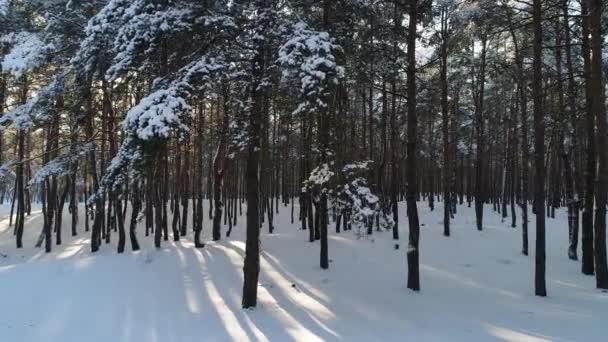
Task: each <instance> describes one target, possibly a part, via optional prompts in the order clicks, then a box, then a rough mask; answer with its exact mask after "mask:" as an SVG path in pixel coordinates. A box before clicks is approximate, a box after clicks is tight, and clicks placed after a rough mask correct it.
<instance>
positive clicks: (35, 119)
mask: <svg viewBox="0 0 608 342" xmlns="http://www.w3.org/2000/svg"><path fill="white" fill-rule="evenodd" d="M64 76H65V74H63V73H62V74H59V75H57V76H55V78H54V79H53V80H52V81H51V82H50V83H49V84H48V85H47V86H46V87H44V88H42V89H41V90H40V91H39V92H38V93H37V94H36V96H34V97H32V98H30V99H29V100H28V101H27V102H26V103H25V104H22V105H19V106H17V107H15V108H14V109H12V110H10V111H8V112H6V113H5V114H4V115H3V116H2V117H0V130H3V129H4V128H5V126H8V125H9V124H10V127H12V128H16V129H26V128H29V127H32V126H34V125H35V124H38V123H40V122H44V121H46V120H47V119H48V117H49V112H50V108H51V107H52V106H53V101H54V100H55V98H56V97H57V95H59V94H60V93H61V92H62V91H63V89H64Z"/></svg>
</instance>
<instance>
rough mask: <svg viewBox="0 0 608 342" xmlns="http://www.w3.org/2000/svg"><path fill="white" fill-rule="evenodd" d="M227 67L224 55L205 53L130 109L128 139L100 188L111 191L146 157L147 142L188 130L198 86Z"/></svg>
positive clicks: (125, 123) (157, 84) (208, 83)
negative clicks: (193, 97) (129, 170)
mask: <svg viewBox="0 0 608 342" xmlns="http://www.w3.org/2000/svg"><path fill="white" fill-rule="evenodd" d="M224 69H225V63H224V61H223V60H222V59H221V58H214V57H207V56H204V57H201V58H199V59H197V60H196V61H194V62H192V63H190V64H189V65H187V66H185V67H184V68H182V69H181V70H180V71H179V72H178V73H177V75H178V76H177V78H176V79H175V80H173V81H167V82H163V81H157V82H155V84H154V86H155V90H153V91H152V92H151V93H150V94H148V96H146V97H144V98H143V99H142V100H141V101H140V102H139V103H138V104H137V105H135V106H134V107H133V108H131V109H130V110H129V111H128V112H127V114H126V117H125V120H124V121H123V123H122V126H123V129H124V130H125V134H126V136H125V139H124V141H123V143H122V145H121V146H120V149H119V151H118V153H117V154H116V156H115V157H114V159H113V160H112V161H111V163H110V165H109V166H108V169H107V172H106V174H105V175H104V177H103V179H102V187H101V189H100V190H101V191H102V192H103V191H107V190H108V189H112V188H113V187H115V186H116V185H117V184H120V183H121V182H122V181H124V178H123V177H122V176H121V174H122V172H123V170H124V169H125V168H126V167H128V166H135V167H137V166H139V163H141V162H143V161H144V158H145V157H146V153H144V152H145V147H146V146H147V145H149V144H154V143H158V142H160V143H162V142H164V141H166V140H168V139H169V138H171V136H172V134H174V133H177V134H178V135H184V134H187V133H188V131H189V126H188V124H187V118H188V117H189V115H190V114H191V111H192V107H191V106H190V105H189V103H188V100H189V98H190V96H192V95H193V92H194V91H195V90H200V89H201V88H207V87H211V84H212V83H213V82H214V80H215V79H216V78H217V74H218V73H219V72H221V71H222V70H224Z"/></svg>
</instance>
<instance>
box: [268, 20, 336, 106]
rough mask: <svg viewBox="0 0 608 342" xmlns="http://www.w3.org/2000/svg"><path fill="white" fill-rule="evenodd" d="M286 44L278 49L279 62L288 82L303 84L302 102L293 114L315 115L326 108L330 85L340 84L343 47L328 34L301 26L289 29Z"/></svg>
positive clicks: (301, 24) (300, 23)
mask: <svg viewBox="0 0 608 342" xmlns="http://www.w3.org/2000/svg"><path fill="white" fill-rule="evenodd" d="M288 32H289V33H288V34H287V37H288V39H287V41H286V42H285V43H284V44H283V45H282V46H281V47H280V49H279V57H278V59H277V62H278V64H279V65H281V66H282V67H283V68H284V71H283V76H284V77H285V78H295V79H297V80H298V82H299V83H300V89H299V92H300V95H301V97H302V101H301V103H300V105H299V106H298V108H297V109H296V110H295V112H294V114H300V113H311V112H316V111H319V110H322V109H325V108H326V107H327V100H326V97H327V96H326V95H327V94H326V92H327V85H328V84H330V83H337V82H338V80H339V79H340V78H341V77H342V76H343V74H344V68H343V67H341V66H339V65H338V64H337V63H336V56H335V54H336V52H337V51H338V50H339V49H340V47H339V46H338V45H337V44H335V39H333V38H332V37H330V35H329V33H327V32H319V31H315V30H312V29H310V28H309V27H308V26H307V25H306V24H305V23H303V22H298V23H296V24H295V25H293V27H291V28H290V29H288Z"/></svg>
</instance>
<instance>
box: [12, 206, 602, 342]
mask: <svg viewBox="0 0 608 342" xmlns="http://www.w3.org/2000/svg"><path fill="white" fill-rule="evenodd" d="M207 205H208V203H205V210H207V209H208V207H207ZM419 208H420V220H421V223H422V224H423V225H424V226H423V227H421V245H420V253H421V255H420V260H421V278H422V279H421V281H422V291H421V292H420V293H414V292H412V291H410V290H408V289H406V286H405V283H406V261H405V260H406V255H405V253H406V252H407V229H406V225H407V224H406V222H407V219H406V218H405V217H403V216H401V217H400V233H401V240H400V241H399V242H398V243H399V245H400V248H399V249H396V248H395V244H396V242H394V241H393V240H392V238H391V236H392V234H391V233H390V232H375V231H374V235H373V236H371V237H370V238H365V237H364V238H362V239H356V237H355V235H354V234H353V233H351V232H346V233H345V232H342V233H340V234H335V233H333V231H334V228H333V227H334V226H333V224H332V225H331V229H330V232H331V233H330V241H329V253H330V259H331V260H332V262H331V263H330V269H329V270H326V271H324V270H321V269H320V268H319V266H318V262H319V259H318V258H319V257H318V254H319V244H318V243H309V242H307V238H308V232H305V231H300V230H298V228H297V226H299V225H298V224H297V221H296V225H295V226H292V225H291V224H290V217H289V214H290V208H289V207H287V208H283V207H281V213H280V214H279V215H277V216H276V217H275V227H276V233H275V234H272V235H269V234H267V233H266V231H267V227H266V226H264V233H263V234H262V238H261V239H262V242H261V247H262V254H261V269H262V270H261V274H260V285H259V301H258V303H259V304H258V307H257V308H256V309H255V310H243V309H241V307H240V301H241V290H242V266H243V253H244V251H243V249H244V247H245V246H244V242H243V241H244V221H245V219H244V217H239V222H238V225H237V226H236V227H235V228H234V231H233V235H232V237H231V238H229V239H226V238H223V239H222V240H221V241H219V242H208V243H207V245H206V247H205V248H203V249H195V248H193V244H192V243H191V242H190V241H191V240H192V237H191V233H190V232H189V234H188V240H187V241H183V242H178V243H173V242H170V241H166V242H165V241H163V248H162V249H160V250H155V249H154V248H153V247H152V241H151V238H145V237H144V230H143V227H140V228H139V231H138V237H139V240H140V243H141V244H142V250H141V251H139V252H134V253H133V252H126V253H125V254H123V255H117V254H116V252H115V243H116V235H113V236H112V246H107V245H104V246H103V247H102V250H101V251H100V252H99V253H97V254H96V255H93V254H91V253H90V252H89V248H90V246H89V243H88V234H85V233H84V232H83V230H84V229H83V226H84V222H83V219H84V216H83V215H82V214H81V215H80V220H81V221H80V224H79V236H77V237H75V238H72V237H68V236H69V232H68V230H69V221H70V220H69V214H68V213H67V210H66V212H65V213H64V222H65V225H64V230H65V232H66V234H64V240H65V241H64V242H65V243H64V245H62V246H55V245H54V246H53V252H52V253H51V254H48V255H47V254H45V253H44V251H43V250H39V249H35V248H34V247H33V244H34V242H35V240H36V238H37V236H38V233H39V230H40V228H41V225H42V217H41V212H40V209H39V206H35V208H34V210H33V212H32V216H30V217H28V218H26V227H25V241H24V242H25V246H26V247H25V248H24V249H22V250H16V249H15V248H14V237H13V235H12V228H10V227H8V218H7V213H8V211H9V210H10V206H7V205H6V204H4V205H2V206H0V215H1V216H0V253H2V254H3V255H7V256H6V257H3V256H2V255H0V284H1V285H0V288H1V289H2V291H0V303H2V307H3V309H2V310H0V340H2V341H10V342H25V341H45V342H53V341H58V342H59V341H60V342H72V341H73V342H81V341H87V342H107V341H112V342H114V341H116V342H119V341H159V342H165V341H180V342H181V341H229V340H233V341H249V340H251V341H294V340H298V341H321V340H326V341H605V338H606V334H607V332H608V330H607V328H606V325H605V324H606V323H605V320H606V317H608V293H602V292H600V291H598V290H596V289H595V279H594V278H593V277H589V276H583V275H582V274H581V273H580V263H579V262H573V261H570V260H568V258H567V253H566V249H567V240H568V238H567V236H568V234H567V223H566V222H567V219H566V213H565V211H562V210H560V211H558V212H557V215H558V218H557V219H548V221H547V248H548V250H547V287H548V292H549V296H548V297H546V298H539V297H536V296H534V292H533V269H534V266H533V255H534V254H533V247H534V233H535V231H534V223H533V220H532V222H531V227H530V228H531V229H530V247H531V255H530V256H528V257H526V256H523V255H521V253H520V249H521V248H520V246H521V241H520V240H521V230H520V229H513V228H510V227H509V226H508V225H507V224H506V223H505V224H502V223H500V216H499V215H497V214H495V213H492V212H491V207H489V206H486V214H485V215H484V217H485V219H486V220H487V221H486V222H487V223H486V224H485V226H484V228H485V229H484V231H482V232H478V231H477V230H476V228H475V224H474V214H473V210H472V208H467V207H466V206H459V207H458V214H457V216H456V219H455V220H454V221H453V224H452V236H451V237H449V238H446V237H444V236H442V230H443V227H442V224H441V219H442V215H443V213H442V211H441V210H435V211H434V212H430V211H429V209H428V207H427V206H426V205H425V204H424V203H419ZM400 213H401V215H403V214H404V213H405V205H404V204H403V203H401V204H400ZM296 214H297V208H296ZM205 216H206V215H205ZM205 220H207V218H205ZM296 220H297V218H296ZM518 220H519V217H518ZM169 222H170V221H169ZM189 226H190V225H189ZM208 227H209V224H208V221H205V228H204V229H205V231H204V234H205V235H206V236H208V235H209V228H208ZM127 245H128V242H127ZM127 248H129V247H127Z"/></svg>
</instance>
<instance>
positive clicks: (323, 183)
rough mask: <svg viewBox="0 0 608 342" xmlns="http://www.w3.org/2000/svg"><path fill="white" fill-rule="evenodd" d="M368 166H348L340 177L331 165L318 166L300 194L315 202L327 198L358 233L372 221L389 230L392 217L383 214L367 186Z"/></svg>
mask: <svg viewBox="0 0 608 342" xmlns="http://www.w3.org/2000/svg"><path fill="white" fill-rule="evenodd" d="M371 164H372V162H371V161H364V162H357V163H352V164H347V165H345V166H344V167H343V168H342V170H340V172H339V176H340V177H336V173H335V172H333V171H331V169H330V166H331V165H330V164H327V163H324V164H321V165H319V166H317V167H316V168H315V169H313V171H312V172H311V173H310V176H309V177H308V179H307V180H306V181H305V182H304V187H303V189H302V191H304V192H311V193H312V195H313V196H314V200H315V201H316V202H318V201H319V196H320V194H321V193H325V194H327V196H328V200H329V202H330V203H333V205H335V206H336V208H337V209H338V210H339V211H340V212H341V213H347V214H349V217H350V221H351V224H352V225H353V226H354V227H355V228H356V229H357V230H358V231H359V230H361V229H362V228H364V227H365V226H366V225H369V224H372V222H373V220H374V218H375V217H378V218H379V222H380V224H381V226H382V227H384V228H386V229H388V228H391V227H392V226H393V224H394V222H393V220H392V217H390V216H389V215H386V214H385V211H384V210H383V209H384V208H383V207H382V203H381V201H380V199H379V197H378V196H376V195H375V194H374V193H373V191H372V190H371V188H370V186H369V182H368V179H367V176H368V175H369V172H370V169H371Z"/></svg>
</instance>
